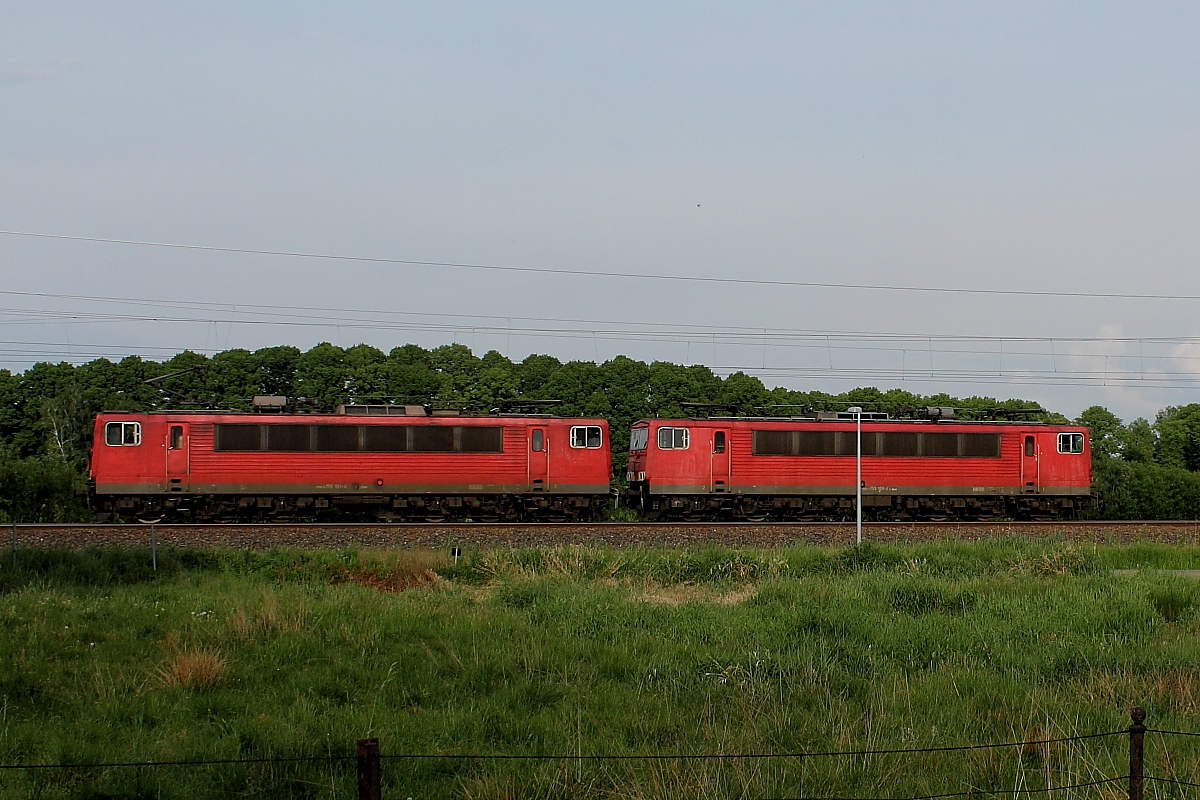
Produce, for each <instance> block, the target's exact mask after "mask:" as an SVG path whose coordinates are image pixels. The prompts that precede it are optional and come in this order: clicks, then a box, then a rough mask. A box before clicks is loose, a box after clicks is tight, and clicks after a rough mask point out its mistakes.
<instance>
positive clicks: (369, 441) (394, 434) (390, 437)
mask: <svg viewBox="0 0 1200 800" xmlns="http://www.w3.org/2000/svg"><path fill="white" fill-rule="evenodd" d="M408 431H409V427H408V426H407V425H365V426H363V449H364V450H366V451H367V452H368V453H403V452H404V451H405V450H407V449H408Z"/></svg>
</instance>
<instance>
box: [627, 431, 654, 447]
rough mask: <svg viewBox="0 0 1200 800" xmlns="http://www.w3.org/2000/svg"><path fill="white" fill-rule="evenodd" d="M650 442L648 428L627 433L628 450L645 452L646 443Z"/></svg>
mask: <svg viewBox="0 0 1200 800" xmlns="http://www.w3.org/2000/svg"><path fill="white" fill-rule="evenodd" d="M649 441H650V429H649V428H634V429H633V430H632V431H630V432H629V449H630V450H645V449H646V443H647V442H649Z"/></svg>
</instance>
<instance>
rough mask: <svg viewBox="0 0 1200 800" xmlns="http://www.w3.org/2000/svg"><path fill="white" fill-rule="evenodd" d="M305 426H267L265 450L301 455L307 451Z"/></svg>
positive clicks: (306, 427) (306, 429)
mask: <svg viewBox="0 0 1200 800" xmlns="http://www.w3.org/2000/svg"><path fill="white" fill-rule="evenodd" d="M308 427H309V426H307V425H267V426H266V429H267V449H268V450H275V451H279V452H285V453H301V452H304V451H305V450H308V449H309V443H308Z"/></svg>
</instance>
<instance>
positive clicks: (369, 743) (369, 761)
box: [357, 737, 380, 800]
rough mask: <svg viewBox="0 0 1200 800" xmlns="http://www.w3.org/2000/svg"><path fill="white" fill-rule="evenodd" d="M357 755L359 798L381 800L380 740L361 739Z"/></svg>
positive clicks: (361, 799) (372, 738) (362, 799)
mask: <svg viewBox="0 0 1200 800" xmlns="http://www.w3.org/2000/svg"><path fill="white" fill-rule="evenodd" d="M357 755H358V800H380V789H379V783H380V781H379V777H380V773H379V740H378V739H376V738H375V737H371V738H370V739H359V740H358V747H357Z"/></svg>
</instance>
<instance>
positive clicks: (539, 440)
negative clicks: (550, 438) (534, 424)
mask: <svg viewBox="0 0 1200 800" xmlns="http://www.w3.org/2000/svg"><path fill="white" fill-rule="evenodd" d="M530 446H531V447H532V448H533V452H535V453H540V452H542V449H543V448H544V447H545V446H546V434H545V432H544V431H543V430H542V429H541V428H534V430H533V441H532V443H531V445H530Z"/></svg>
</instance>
